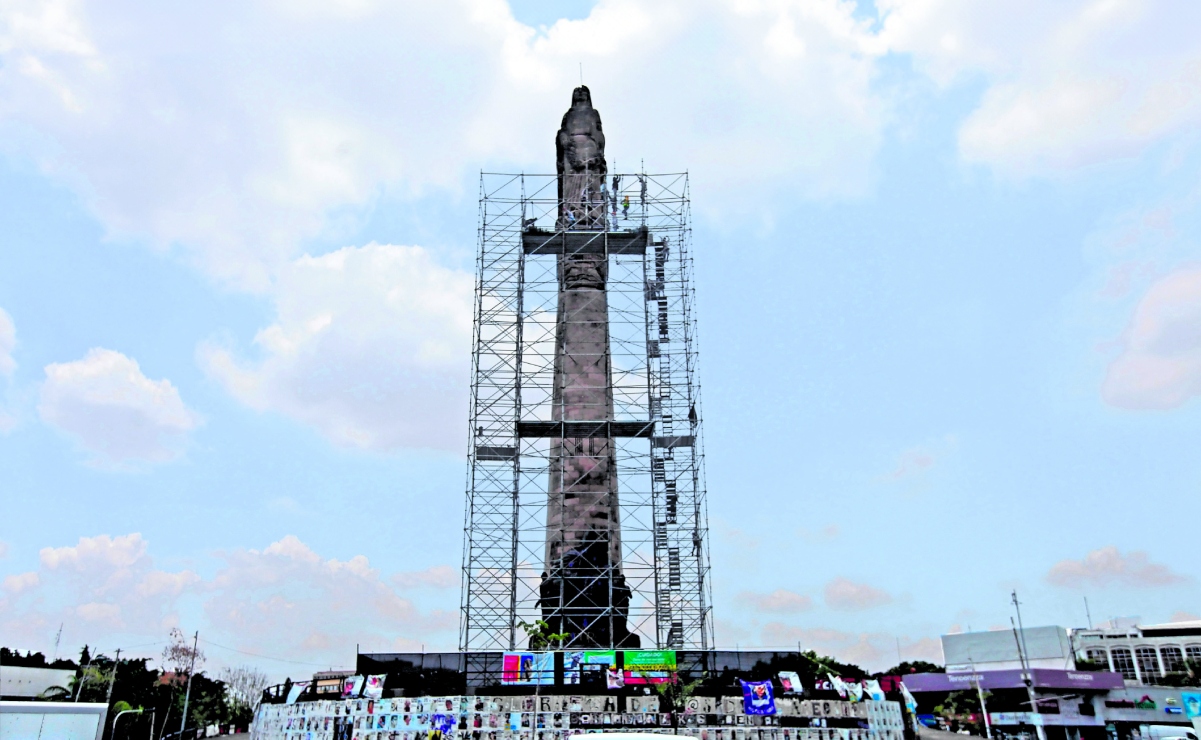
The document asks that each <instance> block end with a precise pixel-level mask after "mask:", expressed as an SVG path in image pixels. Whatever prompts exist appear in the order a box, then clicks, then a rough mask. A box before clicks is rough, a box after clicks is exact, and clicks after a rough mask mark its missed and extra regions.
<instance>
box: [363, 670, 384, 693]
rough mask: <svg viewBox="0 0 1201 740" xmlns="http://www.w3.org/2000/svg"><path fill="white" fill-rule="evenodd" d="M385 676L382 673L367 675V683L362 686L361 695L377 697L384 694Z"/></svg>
mask: <svg viewBox="0 0 1201 740" xmlns="http://www.w3.org/2000/svg"><path fill="white" fill-rule="evenodd" d="M386 677H387V676H386V675H385V674H383V673H381V674H379V675H378V676H368V677H367V683H366V685H365V686H364V687H363V696H365V697H367V698H368V699H379V698H380V697H382V696H383V695H384V679H385V678H386Z"/></svg>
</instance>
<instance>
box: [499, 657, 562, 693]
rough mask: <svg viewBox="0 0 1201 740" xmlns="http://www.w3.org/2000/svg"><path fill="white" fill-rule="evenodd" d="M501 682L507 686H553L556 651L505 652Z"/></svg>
mask: <svg viewBox="0 0 1201 740" xmlns="http://www.w3.org/2000/svg"><path fill="white" fill-rule="evenodd" d="M501 660H502V663H501V674H500V682H501V684H503V685H505V686H532V685H541V686H551V685H554V683H555V654H554V653H530V652H520V653H505V654H504V655H503V656H502V658H501Z"/></svg>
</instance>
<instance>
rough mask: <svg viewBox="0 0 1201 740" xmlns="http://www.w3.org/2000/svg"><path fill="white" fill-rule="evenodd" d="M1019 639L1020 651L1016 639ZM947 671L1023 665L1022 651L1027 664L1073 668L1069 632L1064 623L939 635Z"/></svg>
mask: <svg viewBox="0 0 1201 740" xmlns="http://www.w3.org/2000/svg"><path fill="white" fill-rule="evenodd" d="M1019 640H1020V641H1021V654H1019V653H1018V641H1019ZM942 655H943V660H945V661H946V664H947V673H967V672H969V671H1004V670H1017V669H1020V668H1022V662H1021V658H1020V655H1024V656H1025V658H1026V662H1027V665H1028V667H1030V668H1051V669H1054V670H1057V671H1070V670H1074V669H1075V668H1076V661H1075V659H1074V657H1073V655H1072V640H1071V636H1070V634H1069V633H1068V631H1067V630H1066V629H1064V628H1063V627H1027V628H1026V629H1024V630H1012V629H1004V630H991V631H988V632H960V633H956V634H951V635H943V636H942Z"/></svg>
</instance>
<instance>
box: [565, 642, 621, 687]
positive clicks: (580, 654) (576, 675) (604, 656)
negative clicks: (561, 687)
mask: <svg viewBox="0 0 1201 740" xmlns="http://www.w3.org/2000/svg"><path fill="white" fill-rule="evenodd" d="M588 665H600V666H609V667H612V666H615V665H617V653H616V651H613V650H582V651H572V652H566V653H563V683H565V684H568V685H575V684H578V683H579V682H580V681H581V676H582V674H583V672H584V670H585V669H584V667H583V666H588Z"/></svg>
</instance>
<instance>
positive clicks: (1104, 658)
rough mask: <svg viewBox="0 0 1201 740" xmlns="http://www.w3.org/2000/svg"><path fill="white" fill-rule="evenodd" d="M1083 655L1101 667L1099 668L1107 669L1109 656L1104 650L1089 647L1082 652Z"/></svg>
mask: <svg viewBox="0 0 1201 740" xmlns="http://www.w3.org/2000/svg"><path fill="white" fill-rule="evenodd" d="M1084 655H1085V657H1086V658H1088V659H1089V660H1090V661H1092V662H1094V663H1096V664H1097V665H1099V666H1100V667H1101V670H1104V671H1108V670H1109V656H1108V655H1106V653H1105V650H1103V649H1099V648H1091V649H1089V650H1087V651H1085V653H1084Z"/></svg>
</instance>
